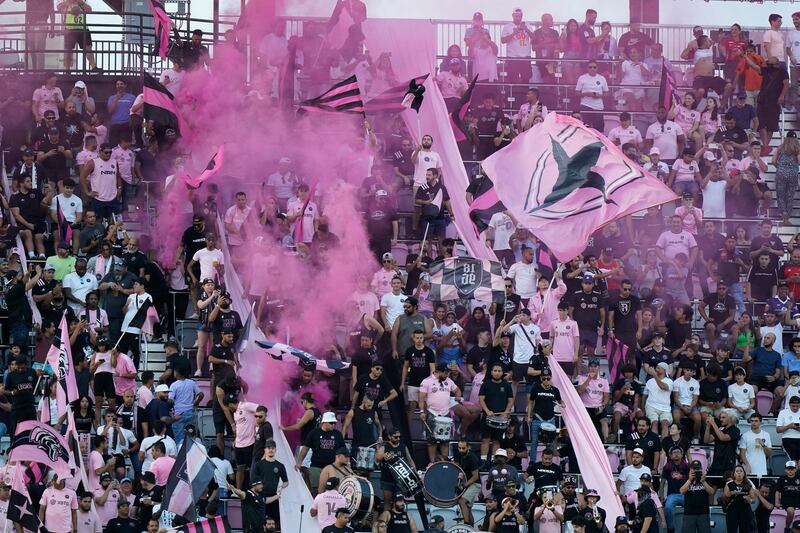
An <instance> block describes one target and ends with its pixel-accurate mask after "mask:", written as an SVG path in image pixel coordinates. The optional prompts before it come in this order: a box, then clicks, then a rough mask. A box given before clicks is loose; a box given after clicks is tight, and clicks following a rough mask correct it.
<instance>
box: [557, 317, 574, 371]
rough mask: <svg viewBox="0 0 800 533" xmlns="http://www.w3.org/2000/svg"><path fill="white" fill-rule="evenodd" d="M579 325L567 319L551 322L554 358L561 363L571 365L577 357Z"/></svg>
mask: <svg viewBox="0 0 800 533" xmlns="http://www.w3.org/2000/svg"><path fill="white" fill-rule="evenodd" d="M578 335H579V333H578V323H577V322H575V321H574V320H572V319H571V318H567V319H566V320H560V319H556V320H554V321H552V322H550V342H552V343H553V357H554V358H555V360H556V361H558V362H559V363H571V362H572V360H573V358H574V357H575V339H577V338H578Z"/></svg>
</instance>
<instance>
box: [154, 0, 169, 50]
mask: <svg viewBox="0 0 800 533" xmlns="http://www.w3.org/2000/svg"><path fill="white" fill-rule="evenodd" d="M148 1H149V2H150V11H152V12H153V24H154V30H155V34H156V44H157V45H158V55H159V56H161V59H166V58H167V52H168V51H169V27H170V26H171V25H172V20H171V19H170V18H169V15H167V12H166V11H165V10H164V4H162V3H161V0H148Z"/></svg>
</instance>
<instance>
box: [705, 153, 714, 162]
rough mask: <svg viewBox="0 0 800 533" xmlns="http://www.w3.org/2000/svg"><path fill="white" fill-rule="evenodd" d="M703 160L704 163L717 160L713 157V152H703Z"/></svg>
mask: <svg viewBox="0 0 800 533" xmlns="http://www.w3.org/2000/svg"><path fill="white" fill-rule="evenodd" d="M703 158H704V159H705V160H706V161H716V160H717V156H715V155H714V153H713V152H705V153H704V154H703Z"/></svg>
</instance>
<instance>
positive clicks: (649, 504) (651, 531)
mask: <svg viewBox="0 0 800 533" xmlns="http://www.w3.org/2000/svg"><path fill="white" fill-rule="evenodd" d="M657 515H658V511H657V509H656V503H655V502H654V501H653V499H652V498H647V499H646V500H645V501H643V502H642V503H640V504H639V508H638V509H637V510H636V521H637V522H638V523H639V524H643V523H644V520H645V518H649V519H650V527H648V528H647V529H643V528H641V527H640V529H639V533H658V520H657V518H656V517H657Z"/></svg>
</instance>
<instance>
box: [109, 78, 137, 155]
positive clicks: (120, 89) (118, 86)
mask: <svg viewBox="0 0 800 533" xmlns="http://www.w3.org/2000/svg"><path fill="white" fill-rule="evenodd" d="M127 88H128V84H127V83H126V82H125V80H123V79H122V78H119V79H117V81H116V82H115V92H114V94H113V95H111V96H109V97H108V101H107V102H106V105H107V106H108V112H109V113H110V114H111V127H110V128H109V131H108V142H109V144H110V145H111V146H112V147H114V146H116V145H118V144H119V140H120V139H121V138H122V137H123V136H125V137H127V138H129V139H130V138H131V127H130V115H131V106H133V102H134V100H136V97H135V96H134V95H133V94H131V93H129V92H127ZM123 134H125V135H123Z"/></svg>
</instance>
